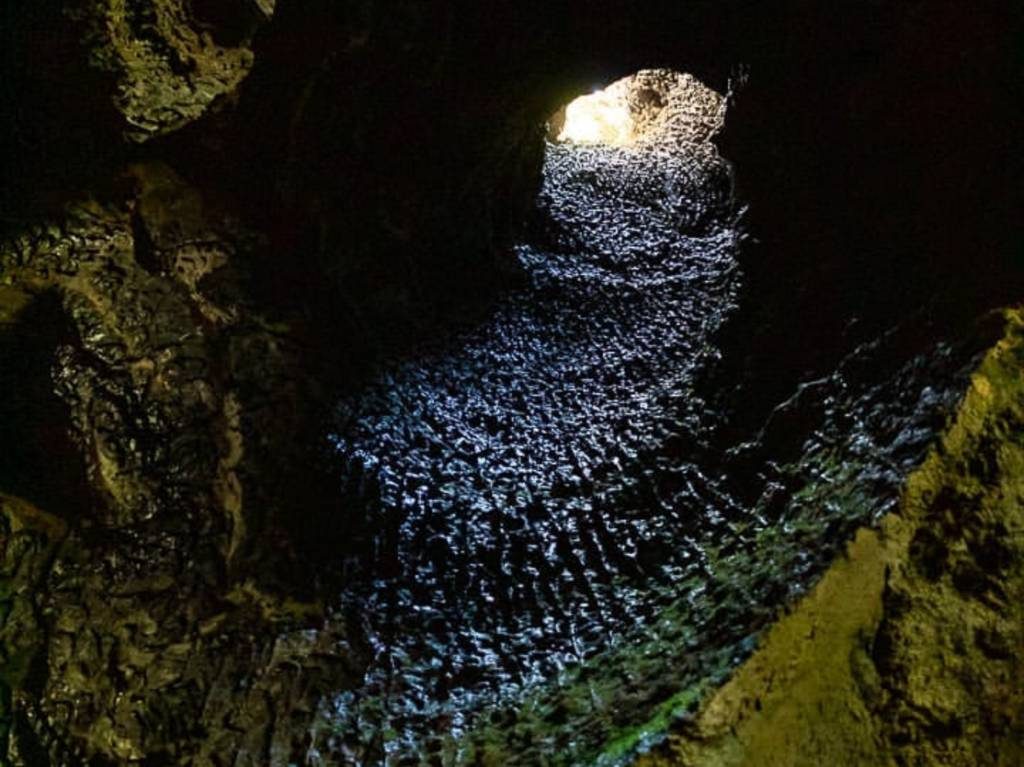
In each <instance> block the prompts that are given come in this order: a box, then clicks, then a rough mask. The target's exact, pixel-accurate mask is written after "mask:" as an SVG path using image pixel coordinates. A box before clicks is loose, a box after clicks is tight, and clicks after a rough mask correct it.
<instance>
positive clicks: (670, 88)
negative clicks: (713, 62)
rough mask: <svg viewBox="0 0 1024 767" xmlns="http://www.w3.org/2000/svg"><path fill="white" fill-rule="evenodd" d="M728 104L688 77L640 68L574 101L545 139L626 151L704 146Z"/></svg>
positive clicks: (556, 118) (555, 120)
mask: <svg viewBox="0 0 1024 767" xmlns="http://www.w3.org/2000/svg"><path fill="white" fill-rule="evenodd" d="M726 104H727V99H726V98H725V97H724V96H723V95H722V94H720V93H718V92H717V91H715V90H714V89H712V88H710V87H708V86H707V85H705V84H704V83H702V82H701V81H700V80H699V79H697V78H696V77H694V76H693V75H690V74H687V73H683V72H678V71H675V70H671V69H641V70H639V71H638V72H636V73H635V74H632V75H627V76H626V77H622V78H620V79H618V80H615V81H614V82H612V83H610V84H609V85H607V86H605V87H598V88H595V89H594V90H593V91H592V92H590V93H585V94H583V95H580V96H577V97H576V98H574V99H573V100H572V101H570V102H568V103H567V104H564V105H563V106H562V107H560V108H559V109H558V110H557V111H556V112H555V113H554V114H553V115H551V117H550V118H549V119H548V122H547V135H548V138H549V140H551V141H554V142H558V143H563V142H569V143H573V144H580V145H586V144H591V145H594V144H598V145H609V146H630V145H635V144H651V143H658V142H665V141H666V140H668V139H669V138H670V137H671V138H672V139H674V140H676V141H679V140H682V141H689V142H693V143H698V142H703V141H709V140H711V139H712V138H713V137H714V135H715V134H716V133H717V132H718V131H719V130H720V129H721V128H722V126H723V125H724V121H725V112H726Z"/></svg>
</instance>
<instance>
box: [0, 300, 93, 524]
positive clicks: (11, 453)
mask: <svg viewBox="0 0 1024 767" xmlns="http://www.w3.org/2000/svg"><path fill="white" fill-rule="evenodd" d="M74 339H75V335H74V330H73V329H72V327H71V326H70V324H69V323H68V321H67V318H66V315H65V314H64V311H63V308H62V307H61V303H60V298H59V297H58V296H57V295H56V294H54V293H47V294H45V295H43V296H40V297H39V298H37V299H35V300H34V301H32V302H31V303H30V304H29V305H28V306H27V307H26V308H25V309H24V310H23V311H22V312H21V313H20V314H19V315H18V316H17V317H16V319H15V320H14V322H13V323H12V324H11V325H6V326H5V325H0V392H3V397H2V399H0V424H2V428H3V431H2V435H3V436H2V440H3V443H2V445H0V491H2V492H4V493H7V494H10V495H14V496H18V497H20V498H24V499H25V500H27V501H29V502H31V503H33V504H34V505H36V506H38V507H39V508H40V509H42V510H44V511H46V512H48V513H50V514H54V515H56V516H59V517H62V518H63V519H67V520H71V519H75V518H77V517H78V516H79V515H80V514H81V512H82V511H84V509H85V507H86V505H87V502H88V497H89V494H88V489H87V484H86V481H85V471H84V463H83V461H82V457H81V453H80V450H79V449H78V447H77V446H76V445H75V444H74V443H73V442H72V440H71V437H70V433H69V432H70V427H71V424H70V423H69V421H68V412H67V406H66V405H65V404H64V403H63V402H61V400H60V399H59V398H58V397H57V395H56V394H55V393H54V383H53V377H52V375H53V374H52V371H53V366H54V364H55V361H56V355H55V351H56V349H57V347H58V346H59V345H61V344H66V343H70V342H73V341H74Z"/></svg>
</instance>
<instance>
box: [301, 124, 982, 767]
mask: <svg viewBox="0 0 1024 767" xmlns="http://www.w3.org/2000/svg"><path fill="white" fill-rule="evenodd" d="M731 173H732V170H731V168H730V166H729V165H728V164H727V163H726V162H725V161H723V160H722V158H720V157H719V156H718V154H717V152H716V150H715V148H714V146H713V145H712V144H711V143H710V142H705V143H660V144H659V143H654V142H651V143H648V144H643V145H640V146H627V147H607V146H585V145H573V144H551V145H549V147H548V156H547V161H546V167H545V181H544V187H543V191H542V194H541V198H540V216H541V219H542V223H541V224H540V225H538V226H536V227H534V230H535V232H538V234H536V235H535V237H534V240H535V241H534V242H532V243H530V244H524V245H522V246H520V247H519V249H518V254H519V258H520V261H521V263H522V265H523V268H524V270H525V272H526V274H527V278H528V279H527V284H526V286H525V287H524V288H522V289H521V290H519V291H517V292H515V293H514V294H512V295H510V296H508V297H507V299H506V300H504V301H503V302H502V303H501V304H500V305H499V306H498V307H497V308H496V309H495V311H494V313H493V316H492V317H491V318H490V320H489V321H487V322H485V323H483V324H482V325H480V326H478V327H475V328H471V329H468V330H465V331H464V332H462V333H459V334H456V335H454V336H452V337H449V338H448V339H447V340H446V341H444V342H443V343H439V344H438V345H437V347H436V348H431V349H424V350H422V351H421V353H419V354H416V355H413V356H411V357H409V358H406V359H404V360H400V361H396V362H395V363H393V364H392V365H390V366H388V367H387V368H386V369H385V370H384V371H383V372H381V373H380V375H379V376H378V377H377V378H376V379H375V380H374V381H372V382H370V383H369V384H368V385H366V386H365V387H364V388H363V389H362V390H361V391H360V392H358V393H357V394H356V395H354V396H352V397H350V398H349V399H347V400H346V401H344V402H342V403H341V404H340V405H339V407H338V412H337V422H336V428H335V430H334V432H333V434H332V435H331V441H332V443H333V445H334V447H335V449H336V450H337V451H338V452H339V453H340V454H341V455H342V456H343V458H344V460H345V463H346V465H347V467H348V476H346V478H345V482H346V486H347V488H348V489H347V495H348V496H350V497H352V498H355V499H357V501H358V503H357V507H361V508H367V509H369V510H370V511H371V515H370V518H371V522H370V523H369V525H368V528H367V529H366V530H365V531H364V538H365V539H364V540H363V541H362V545H361V549H362V554H361V555H359V556H355V557H352V558H350V559H349V560H348V561H346V563H345V571H346V582H347V583H348V584H349V587H348V588H347V590H346V592H345V593H344V594H343V595H342V597H341V599H340V604H339V607H338V612H337V614H338V615H339V616H340V615H348V616H352V615H358V616H360V617H359V622H360V624H361V630H362V632H363V634H364V636H365V641H366V643H367V645H368V647H369V648H370V655H371V658H372V660H371V661H370V665H369V668H368V669H367V672H366V674H365V676H364V678H363V681H362V684H361V685H360V686H358V687H357V688H356V689H348V690H343V691H338V693H337V694H335V695H333V696H329V697H328V698H327V700H325V701H324V702H323V703H322V705H321V709H320V711H319V713H318V723H317V725H316V726H315V727H314V732H315V733H316V734H315V736H314V747H313V751H312V753H313V754H315V755H316V756H317V757H318V758H323V759H324V760H325V762H326V763H335V762H337V761H341V762H344V763H372V762H375V761H379V760H381V759H384V760H386V761H387V762H388V763H393V764H401V763H404V761H403V760H407V759H413V760H415V759H418V758H421V757H423V758H426V757H430V758H433V759H435V760H440V761H441V762H442V763H463V762H472V761H473V760H474V759H478V758H481V757H480V754H485V755H487V759H490V760H491V761H492V762H493V763H495V764H498V763H500V764H537V763H541V762H543V763H548V762H550V763H553V764H559V763H566V764H568V763H578V762H580V761H586V760H591V759H593V758H596V756H597V755H598V754H599V753H605V754H606V755H608V754H610V755H611V756H610V757H608V758H614V757H615V755H616V754H620V755H621V754H625V753H627V752H629V750H630V749H632V748H634V747H635V746H636V744H637V743H640V742H642V740H643V738H644V737H646V735H648V734H650V732H652V731H656V730H657V729H658V728H659V727H662V726H664V725H665V723H666V722H667V719H666V716H668V715H669V714H671V713H672V712H674V711H676V710H678V709H680V708H685V707H687V706H691V705H694V704H695V702H696V700H697V699H698V698H699V696H700V694H701V693H702V692H703V691H704V690H706V689H711V688H713V687H714V686H715V685H716V684H718V683H720V682H721V681H722V680H723V679H725V678H726V676H727V675H728V673H729V671H730V669H731V668H733V667H734V666H735V664H736V663H737V662H738V661H739V660H740V659H742V658H743V657H745V656H746V655H747V654H748V653H749V652H750V650H751V649H752V647H753V646H754V638H755V636H756V634H757V632H758V630H759V629H760V628H761V627H762V626H764V625H766V624H767V623H768V622H770V621H771V620H772V617H773V615H774V612H775V610H777V609H778V607H779V606H780V605H781V604H785V603H787V602H788V601H790V600H791V599H792V598H794V596H795V595H798V594H800V593H801V592H802V591H803V590H804V589H805V588H806V587H807V586H808V585H809V584H810V583H811V582H813V579H814V577H815V576H816V575H817V574H818V573H820V572H821V571H822V570H823V569H824V567H825V566H826V565H827V563H828V562H829V561H830V559H831V557H832V556H833V555H834V553H835V552H836V551H838V550H839V549H840V548H841V547H842V545H843V544H844V542H845V540H846V539H848V537H849V536H850V535H851V534H852V532H853V531H854V530H855V529H856V528H857V526H859V525H860V524H863V523H865V522H871V521H872V520H876V519H878V518H879V517H880V516H881V515H882V513H884V512H885V511H887V510H889V509H891V508H892V504H893V503H894V502H895V498H896V491H897V488H898V486H899V484H900V482H901V481H902V479H903V477H904V476H905V475H906V474H907V473H908V472H909V470H910V468H912V467H913V466H914V465H916V463H917V462H918V461H919V460H920V458H921V455H922V452H923V450H924V448H925V446H926V445H927V444H928V442H929V440H930V438H931V437H932V436H933V434H934V433H935V429H936V428H937V427H939V426H941V424H942V419H943V417H944V414H948V412H949V411H950V410H951V409H952V408H953V407H954V405H955V402H956V399H957V397H958V396H959V394H958V393H959V392H960V391H962V387H963V376H962V375H961V376H960V377H959V378H958V377H957V376H956V375H954V371H960V372H961V374H962V372H963V370H964V369H966V368H969V364H968V359H969V358H970V354H971V353H972V352H973V351H975V350H973V349H959V350H952V349H951V348H949V347H945V346H940V347H939V348H937V349H934V350H932V353H931V354H930V355H926V356H924V357H919V358H915V359H913V360H910V361H909V362H908V361H907V360H906V359H904V358H902V357H900V356H899V355H898V354H894V353H893V352H892V349H891V348H890V347H892V346H899V341H898V339H897V340H895V341H894V340H893V339H892V338H883V339H880V340H879V341H877V342H876V343H875V344H873V345H869V346H868V347H866V348H862V349H859V350H858V351H857V352H856V353H855V354H854V355H853V357H852V360H850V361H848V362H847V363H846V369H840V370H837V371H836V373H835V374H834V375H833V376H831V377H829V378H826V379H822V380H821V381H816V382H813V384H812V385H810V386H808V387H806V388H805V389H802V390H801V394H800V395H798V396H797V397H795V398H794V400H793V401H791V402H790V403H786V404H785V405H783V406H780V409H779V411H778V413H777V414H776V416H775V417H773V421H774V422H775V423H774V424H773V423H772V422H770V424H769V428H767V429H766V432H765V434H764V435H762V436H763V437H764V440H763V441H764V442H765V443H766V444H762V445H758V446H756V447H754V448H751V446H750V445H747V446H746V447H742V446H741V447H738V448H736V449H734V450H733V451H732V453H733V454H734V455H733V458H735V455H736V454H739V455H741V456H742V455H746V456H747V457H746V458H745V459H743V458H741V459H739V460H738V461H736V460H732V461H731V462H730V460H731V459H729V460H727V459H725V458H723V456H722V455H720V454H719V453H718V452H716V448H715V447H713V445H714V443H715V436H714V435H715V432H716V429H717V427H718V426H719V421H720V416H719V415H717V414H716V410H715V408H714V407H713V406H712V405H709V404H708V403H707V402H706V401H705V399H704V398H703V396H702V389H701V377H702V376H703V375H705V374H706V373H707V371H708V368H709V366H711V365H713V364H714V362H715V361H716V359H717V355H718V352H717V351H716V349H715V346H714V339H715V333H716V331H717V330H718V329H719V328H720V327H721V325H722V323H723V322H724V321H725V320H726V318H727V317H728V315H729V312H730V310H731V309H732V308H733V307H734V306H735V304H736V301H737V294H738V291H739V290H740V289H741V284H740V283H741V277H740V274H739V271H738V269H737V267H736V261H735V253H736V249H737V247H738V245H739V242H740V239H741V237H742V233H741V225H740V223H739V218H738V216H737V212H736V205H735V203H734V201H733V199H732V196H731V188H732V178H731ZM891 335H896V336H898V335H899V333H898V332H894V334H891ZM882 360H888V362H883V361H882ZM893 360H895V362H894V361H893ZM965 366H966V367H965ZM858 368H859V369H861V370H864V369H868V370H871V375H864V374H863V373H861V374H860V375H859V376H858V375H857V372H856V371H857V369H858ZM789 421H795V422H797V423H788V422H789ZM779 423H781V424H782V425H781V426H780V425H779ZM780 433H781V434H783V435H784V436H783V438H780V437H779V434H780ZM787 441H788V442H791V443H794V444H795V445H796V449H795V450H794V449H793V448H792V446H790V447H786V446H785V445H780V444H777V443H780V442H782V443H785V442H787ZM719 449H720V448H719ZM744 461H745V462H746V463H753V464H759V463H762V464H763V465H761V469H760V470H755V471H750V470H745V471H740V470H739V469H737V466H736V464H737V463H744ZM776 462H777V463H778V464H785V465H786V468H783V469H779V468H778V466H777V465H776ZM359 548H360V547H357V550H358V549H359ZM537 760H541V762H539V761H537ZM544 760H547V761H544Z"/></svg>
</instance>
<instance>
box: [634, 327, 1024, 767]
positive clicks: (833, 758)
mask: <svg viewBox="0 0 1024 767" xmlns="http://www.w3.org/2000/svg"><path fill="white" fill-rule="evenodd" d="M1007 319H1008V331H1007V333H1006V336H1005V337H1004V338H1003V340H1002V341H1000V343H999V344H998V345H997V346H996V347H995V348H993V349H992V350H991V351H990V352H989V353H988V354H987V356H986V357H985V359H984V361H983V362H982V364H981V366H980V368H979V369H978V371H977V372H976V373H975V375H974V376H973V379H972V384H971V387H970V390H969V391H968V393H967V395H966V397H965V398H964V401H963V403H962V405H961V407H960V409H959V412H958V415H957V419H956V422H955V423H954V424H953V425H952V426H951V427H950V429H949V430H948V432H947V433H946V435H945V436H944V438H943V440H942V442H941V444H940V445H939V446H938V447H937V448H936V449H935V450H933V452H932V453H931V454H930V455H929V457H928V459H927V460H926V461H925V463H924V465H923V466H922V467H921V468H920V469H919V470H918V471H917V472H915V473H914V474H913V475H912V476H911V477H910V478H909V480H908V482H907V486H906V490H905V493H904V497H903V500H902V503H901V509H900V512H899V513H897V514H892V515H889V516H888V517H887V518H886V519H885V520H883V523H882V525H881V528H880V530H879V531H877V532H876V531H873V530H862V531H860V533H859V534H858V535H857V537H856V539H855V540H854V541H853V542H852V543H851V544H850V546H849V549H848V551H847V553H846V556H845V557H843V558H841V559H840V560H839V561H837V562H836V563H834V565H833V566H832V567H831V568H830V570H829V571H828V572H827V573H826V574H825V576H824V577H823V578H822V580H821V581H820V582H819V583H818V585H817V586H816V587H815V588H814V589H813V590H812V591H811V592H810V593H809V594H808V595H807V597H806V598H804V599H803V601H801V602H800V603H799V604H798V605H797V606H796V607H795V608H794V609H793V611H792V612H791V613H790V614H788V615H786V616H785V617H783V618H782V619H781V620H780V621H779V622H778V623H777V624H776V625H775V626H774V627H773V628H772V629H771V630H770V631H769V632H768V634H767V636H766V637H765V638H764V640H763V642H762V645H761V647H760V649H759V650H758V651H757V652H756V653H755V654H754V655H753V656H752V657H751V658H750V659H749V660H748V661H747V662H746V663H745V664H744V665H743V666H742V667H740V668H739V669H738V670H737V672H736V673H735V674H734V675H733V677H732V679H731V680H730V681H729V682H728V683H727V684H726V685H725V686H723V687H722V688H721V689H720V690H718V692H716V693H715V694H714V695H713V696H712V697H711V698H710V699H709V700H707V701H706V702H705V704H704V705H703V707H702V708H701V710H700V711H699V713H698V714H697V716H696V717H695V718H694V719H693V720H692V721H690V722H687V723H684V724H682V725H679V726H677V727H676V728H675V730H674V731H673V732H671V733H670V734H669V737H668V739H667V741H666V743H665V744H664V745H663V746H662V747H660V748H659V749H657V750H656V751H655V752H653V753H650V754H647V755H645V756H643V757H641V758H640V759H639V760H638V762H637V764H638V765H643V767H661V766H667V765H687V766H689V765H692V766H694V767H696V766H698V765H699V766H700V767H726V766H729V767H733V766H736V767H738V766H740V765H757V767H772V766H773V765H776V766H778V767H783V766H785V767H798V766H801V765H807V767H811V766H812V765H813V766H814V767H818V766H819V765H872V766H874V765H879V766H882V765H896V764H900V765H902V764H913V765H922V766H923V765H936V766H938V765H944V766H949V765H963V767H975V766H976V765H991V766H992V767H1002V766H1006V767H1009V765H1020V764H1024V686H1022V685H1021V684H1020V680H1021V679H1022V678H1024V663H1022V658H1024V566H1022V565H1024V439H1022V437H1021V435H1022V434H1024V333H1022V330H1024V314H1022V313H1021V312H1020V311H1011V312H1007Z"/></svg>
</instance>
